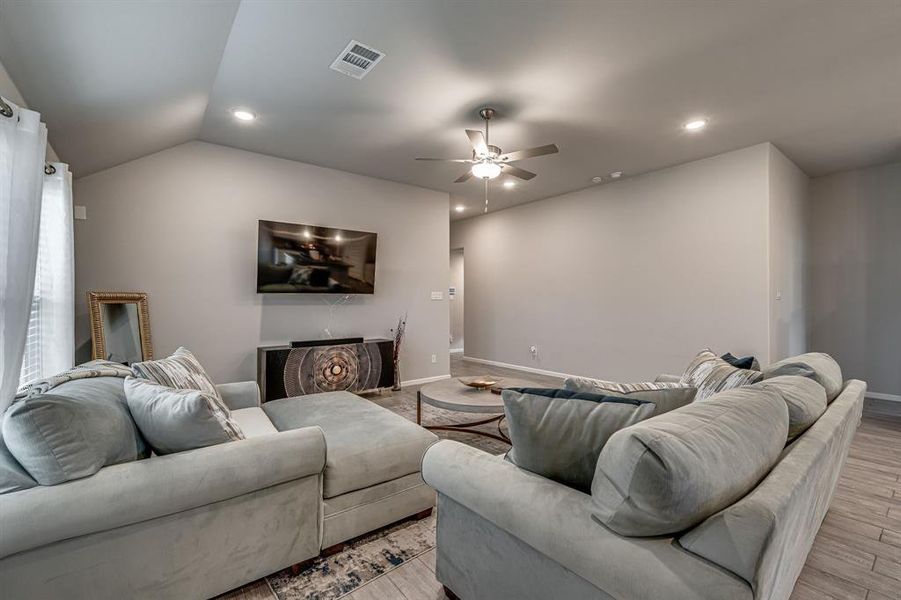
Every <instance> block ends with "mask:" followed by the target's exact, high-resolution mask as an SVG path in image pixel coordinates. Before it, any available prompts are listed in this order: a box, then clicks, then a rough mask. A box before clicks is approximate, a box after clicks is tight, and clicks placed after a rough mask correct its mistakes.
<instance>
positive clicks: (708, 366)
mask: <svg viewBox="0 0 901 600" xmlns="http://www.w3.org/2000/svg"><path fill="white" fill-rule="evenodd" d="M761 380H763V373H761V372H760V371H752V370H750V369H738V368H736V367H733V366H732V365H730V364H729V363H727V362H726V361H725V360H723V359H722V358H720V357H719V356H717V355H716V354H714V353H713V352H712V351H710V350H702V351H701V352H699V353H698V355H697V356H695V357H694V359H693V360H692V361H691V363H689V365H688V368H686V369H685V372H684V373H683V374H682V383H686V384H689V385H692V386H694V387H696V388H698V393H697V395H696V396H695V401H696V402H697V401H701V400H706V399H707V398H710V397H711V396H713V395H714V394H716V393H719V392H722V391H725V390H731V389H733V388H737V387H742V386H745V385H751V384H752V383H757V382H758V381H761Z"/></svg>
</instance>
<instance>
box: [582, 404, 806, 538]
mask: <svg viewBox="0 0 901 600" xmlns="http://www.w3.org/2000/svg"><path fill="white" fill-rule="evenodd" d="M787 435H788V408H787V407H786V405H785V402H784V401H783V400H782V398H781V397H780V396H779V395H778V394H777V393H776V392H774V391H772V390H768V389H754V388H740V389H734V390H729V391H726V392H721V393H719V394H717V395H715V396H713V397H712V398H710V399H709V400H706V401H704V402H695V403H692V404H690V405H689V406H686V407H683V408H681V409H679V410H675V411H672V412H669V413H666V414H664V415H660V416H658V417H653V418H651V419H648V420H647V421H643V422H641V423H638V424H636V425H633V426H631V427H628V428H626V429H623V430H621V431H619V432H617V433H615V434H613V436H612V437H611V438H610V440H609V441H608V442H607V445H606V446H604V449H603V451H602V452H601V456H600V458H599V459H598V464H597V469H596V471H595V476H594V482H593V484H592V487H591V494H592V497H593V499H594V506H595V509H594V515H595V517H596V518H597V520H598V521H600V522H601V523H603V524H604V525H606V526H607V527H609V528H610V529H612V530H613V531H615V532H617V533H619V534H622V535H631V536H649V535H663V534H670V533H675V532H678V531H682V530H684V529H687V528H688V527H691V526H692V525H695V524H697V523H699V522H701V521H703V520H704V519H705V518H707V517H709V516H710V515H712V514H713V513H715V512H717V511H718V510H720V509H722V508H723V507H725V506H728V505H730V504H732V503H733V502H735V501H736V500H737V499H738V498H741V497H742V496H743V495H745V494H746V493H747V492H748V490H750V489H751V488H753V487H754V486H755V485H756V484H757V482H758V481H760V479H761V478H762V477H763V476H764V475H766V473H767V472H768V471H769V470H770V468H771V467H772V466H773V465H774V464H775V463H776V461H777V460H778V458H779V455H780V453H781V452H782V449H783V447H784V446H785V439H786V436H787Z"/></svg>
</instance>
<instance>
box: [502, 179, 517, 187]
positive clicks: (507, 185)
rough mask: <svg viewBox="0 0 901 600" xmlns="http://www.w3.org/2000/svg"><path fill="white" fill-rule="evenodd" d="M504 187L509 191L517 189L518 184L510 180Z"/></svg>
mask: <svg viewBox="0 0 901 600" xmlns="http://www.w3.org/2000/svg"><path fill="white" fill-rule="evenodd" d="M504 187H505V188H507V189H510V188H513V187H516V182H515V181H513V180H512V179H508V180H507V181H505V182H504Z"/></svg>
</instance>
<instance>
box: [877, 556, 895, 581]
mask: <svg viewBox="0 0 901 600" xmlns="http://www.w3.org/2000/svg"><path fill="white" fill-rule="evenodd" d="M873 570H874V571H876V572H877V573H882V574H883V575H888V576H889V577H891V578H892V579H897V580H898V582H899V583H901V562H896V561H893V560H889V559H887V558H885V557H884V556H877V557H876V564H875V565H873Z"/></svg>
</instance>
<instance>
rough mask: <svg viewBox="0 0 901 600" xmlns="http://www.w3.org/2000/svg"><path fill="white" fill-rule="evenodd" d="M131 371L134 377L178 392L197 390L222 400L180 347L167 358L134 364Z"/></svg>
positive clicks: (204, 374) (200, 367)
mask: <svg viewBox="0 0 901 600" xmlns="http://www.w3.org/2000/svg"><path fill="white" fill-rule="evenodd" d="M131 370H132V371H133V372H134V374H135V377H140V378H141V379H149V380H150V381H153V382H155V383H158V384H160V385H164V386H166V387H170V388H175V389H178V390H199V391H201V392H206V393H207V394H210V395H212V396H215V397H216V398H217V399H219V400H222V396H220V395H219V390H217V389H216V385H215V384H214V383H213V380H212V379H210V376H209V375H207V374H206V371H204V370H203V367H202V366H200V362H199V361H198V360H197V359H196V358H195V357H194V355H193V354H191V351H190V350H188V349H187V348H184V347H180V348H179V349H178V350H176V351H175V352H174V353H173V354H172V356H170V357H169V358H161V359H159V360H147V361H144V362H139V363H134V364H133V365H131Z"/></svg>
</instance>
